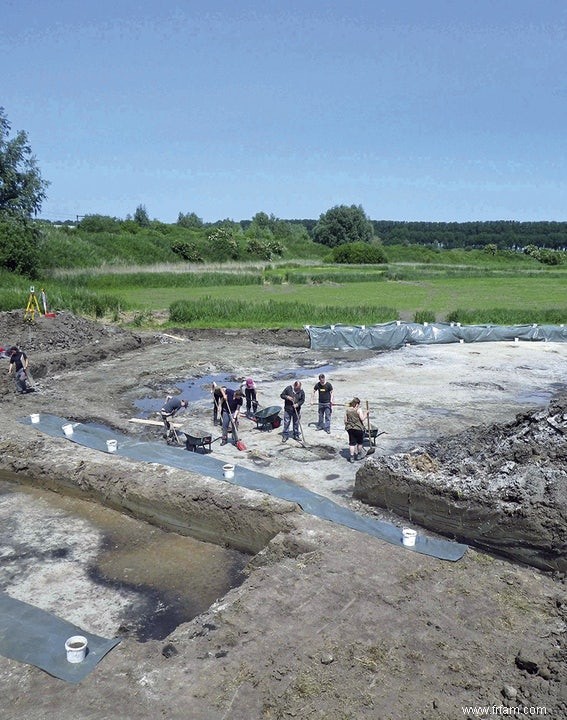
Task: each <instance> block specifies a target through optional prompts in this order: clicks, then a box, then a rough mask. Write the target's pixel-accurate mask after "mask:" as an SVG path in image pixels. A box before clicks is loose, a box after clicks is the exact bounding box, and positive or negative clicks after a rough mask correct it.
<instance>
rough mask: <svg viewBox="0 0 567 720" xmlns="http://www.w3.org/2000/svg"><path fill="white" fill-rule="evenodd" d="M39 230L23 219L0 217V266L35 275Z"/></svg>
mask: <svg viewBox="0 0 567 720" xmlns="http://www.w3.org/2000/svg"><path fill="white" fill-rule="evenodd" d="M40 241H41V232H40V230H39V229H38V228H37V227H36V226H34V225H33V223H31V222H29V221H28V220H25V219H16V218H8V217H6V218H4V219H0V268H2V269H4V270H9V271H11V272H15V273H19V274H20V275H27V276H28V277H30V278H34V277H36V276H37V273H38V269H39V261H40V249H39V245H40Z"/></svg>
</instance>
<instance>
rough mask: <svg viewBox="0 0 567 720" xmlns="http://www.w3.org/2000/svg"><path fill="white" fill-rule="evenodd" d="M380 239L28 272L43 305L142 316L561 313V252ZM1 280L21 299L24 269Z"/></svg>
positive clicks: (499, 317)
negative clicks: (314, 252) (367, 252)
mask: <svg viewBox="0 0 567 720" xmlns="http://www.w3.org/2000/svg"><path fill="white" fill-rule="evenodd" d="M386 249H387V253H388V262H386V263H384V264H380V265H344V264H342V265H341V264H333V263H331V262H330V261H329V260H328V259H327V261H324V260H322V259H321V258H320V257H307V258H305V257H303V258H297V259H293V258H286V259H281V260H279V261H270V262H262V261H258V260H254V261H249V262H246V261H238V262H230V261H227V262H217V263H214V264H213V263H211V264H208V265H205V264H204V263H199V264H197V263H193V264H191V263H184V262H177V263H169V262H167V258H163V260H166V262H161V263H160V264H154V265H149V264H148V265H143V264H140V263H139V262H138V264H137V265H133V264H131V265H129V264H128V263H127V262H125V261H122V262H121V263H119V264H115V265H108V264H105V263H104V262H100V263H98V264H96V263H93V264H92V265H91V266H90V267H88V268H84V267H80V266H79V267H77V266H75V267H69V266H67V267H61V266H60V267H59V268H56V267H52V266H51V265H49V266H48V267H47V268H45V269H44V270H43V271H42V275H41V277H40V278H39V279H38V280H37V281H36V282H35V284H36V286H37V288H38V289H40V288H45V290H46V292H47V295H48V300H49V305H50V309H51V310H54V311H59V310H69V311H71V312H75V313H77V314H83V315H87V316H93V317H96V318H105V319H106V320H110V321H111V322H120V323H122V324H124V325H130V326H134V327H140V328H141V327H145V328H152V327H156V326H157V325H160V326H162V327H163V326H164V325H165V327H176V326H177V327H180V326H184V327H194V328H206V327H269V328H277V327H292V328H300V327H302V326H303V325H327V324H338V323H343V324H358V325H372V324H375V323H383V322H390V321H393V320H405V321H415V322H425V321H428V322H434V321H437V322H449V321H452V322H462V323H467V324H529V323H538V324H560V323H566V322H567V264H562V263H561V264H559V265H555V266H548V265H544V264H542V263H541V262H538V261H537V260H535V259H534V258H532V257H528V256H526V255H524V254H522V253H512V252H498V253H496V254H487V253H486V252H483V251H481V250H461V249H455V250H431V249H429V248H423V247H420V246H410V247H407V246H400V247H396V246H389V247H387V248H386ZM151 260H152V261H153V260H154V257H153V255H152V256H151ZM0 281H1V282H0V309H2V310H11V309H17V308H24V307H25V303H26V300H27V293H28V291H29V280H26V279H24V278H22V277H19V276H17V275H14V274H12V273H6V272H4V273H0Z"/></svg>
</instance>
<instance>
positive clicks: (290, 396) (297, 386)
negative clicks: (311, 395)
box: [280, 380, 305, 442]
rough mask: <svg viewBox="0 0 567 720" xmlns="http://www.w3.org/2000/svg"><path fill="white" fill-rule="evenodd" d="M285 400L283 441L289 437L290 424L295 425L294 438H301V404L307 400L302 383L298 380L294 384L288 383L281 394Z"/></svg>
mask: <svg viewBox="0 0 567 720" xmlns="http://www.w3.org/2000/svg"><path fill="white" fill-rule="evenodd" d="M280 397H281V398H282V400H283V401H284V427H283V433H282V442H287V441H288V439H289V426H290V424H291V425H292V426H293V439H294V440H301V436H300V434H299V432H300V427H299V422H300V417H301V406H302V405H303V403H304V402H305V392H304V391H303V390H302V388H301V383H300V382H299V380H296V381H295V382H294V383H293V385H288V386H287V387H286V388H285V390H284V391H283V392H282V394H281V395H280Z"/></svg>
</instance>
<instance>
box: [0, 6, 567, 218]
mask: <svg viewBox="0 0 567 720" xmlns="http://www.w3.org/2000/svg"><path fill="white" fill-rule="evenodd" d="M0 55H1V57H2V60H1V62H0V105H1V106H3V107H4V109H5V111H6V114H7V116H8V118H9V120H10V122H11V124H12V130H13V132H15V131H17V130H25V131H26V132H27V133H28V136H29V140H30V143H31V145H32V148H33V151H34V153H35V155H36V157H37V161H38V165H39V167H40V169H41V172H42V175H43V177H44V178H45V179H46V180H49V181H50V182H51V186H50V187H49V190H48V195H49V197H48V199H47V201H46V202H45V203H44V206H43V212H42V215H43V217H46V218H49V219H66V218H74V217H75V215H77V214H79V215H83V214H87V213H101V214H105V215H114V216H116V217H121V218H124V217H125V216H126V215H127V214H128V213H130V214H133V213H134V211H135V209H136V207H137V206H138V205H140V204H143V205H145V207H146V209H147V211H148V214H149V216H150V217H151V218H157V219H159V220H162V221H163V222H174V221H175V220H176V219H177V216H178V213H179V212H183V213H189V212H194V213H196V214H197V215H198V216H199V217H201V218H203V220H205V221H214V220H219V219H223V218H232V219H234V220H241V219H248V218H251V217H252V216H253V215H254V214H256V213H257V212H260V211H263V212H266V213H268V214H271V213H273V214H274V215H275V216H276V217H279V218H284V219H291V218H313V219H317V218H318V217H319V216H320V215H321V213H324V212H326V211H327V210H328V209H329V208H331V207H333V206H334V205H342V204H345V205H353V204H354V205H362V207H363V208H364V210H365V211H366V213H367V215H368V216H369V217H370V218H372V219H375V220H383V219H389V220H431V221H459V222H463V221H468V220H563V221H565V220H567V79H566V78H567V2H565V0H491V1H487V0H474V1H473V0H397V1H396V0H369V1H365V0H325V1H324V0H286V1H284V0H280V1H279V2H274V1H272V0H258V1H257V2H249V1H248V0H242V1H240V0H230V2H229V1H220V2H218V1H215V0H207V1H202V2H201V1H200V0H195V1H193V0H185V1H182V0H159V1H158V0H138V1H137V2H133V1H132V0H113V1H110V0H97V1H96V2H94V1H93V2H84V3H83V2H78V1H77V0H2V2H1V9H0Z"/></svg>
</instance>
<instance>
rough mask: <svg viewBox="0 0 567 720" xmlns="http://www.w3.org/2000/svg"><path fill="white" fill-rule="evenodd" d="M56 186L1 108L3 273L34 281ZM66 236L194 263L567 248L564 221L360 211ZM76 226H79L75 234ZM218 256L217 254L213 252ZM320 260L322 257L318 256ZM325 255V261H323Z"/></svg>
mask: <svg viewBox="0 0 567 720" xmlns="http://www.w3.org/2000/svg"><path fill="white" fill-rule="evenodd" d="M48 186H49V183H48V182H47V181H46V180H44V179H43V178H42V176H41V172H40V170H39V167H38V165H37V162H36V159H35V156H34V155H33V153H32V149H31V147H30V144H29V142H28V138H27V135H26V133H25V132H24V131H19V132H17V133H16V134H15V136H13V137H11V125H10V122H9V120H8V118H7V116H6V113H5V111H4V108H2V107H0V270H1V269H4V270H8V271H10V272H16V273H20V274H22V275H27V276H30V277H33V276H34V273H36V272H37V271H38V268H39V260H40V249H41V246H42V242H44V241H45V234H43V235H42V224H43V226H44V227H45V225H49V223H48V222H47V221H34V217H36V216H37V214H38V213H39V212H40V211H41V207H42V203H43V201H44V200H45V198H46V194H47V188H48ZM63 225H64V227H63V230H64V231H67V232H73V231H75V230H79V231H81V232H82V233H85V234H91V235H92V234H103V233H104V234H107V235H108V234H110V235H112V234H123V233H126V234H129V235H136V234H138V235H139V238H140V240H141V239H142V234H145V235H147V233H153V234H154V236H159V239H160V240H163V241H164V243H165V244H166V245H167V248H166V249H167V251H168V252H169V251H170V252H171V253H173V255H174V256H176V257H178V258H180V259H182V260H185V261H190V262H204V261H205V260H207V259H210V258H211V253H212V257H214V258H215V259H220V260H221V261H222V260H236V259H244V258H246V257H253V258H258V259H262V260H271V259H273V258H275V257H281V256H282V255H283V254H284V252H285V251H286V248H288V249H291V248H293V250H294V251H295V252H298V253H299V254H298V255H297V256H298V257H300V256H301V255H302V253H304V252H306V250H305V249H304V248H303V246H306V247H308V246H309V245H311V246H318V247H319V248H321V246H323V247H325V248H328V250H329V252H328V254H326V255H325V259H326V260H328V261H330V262H336V263H356V264H359V263H372V264H375V263H384V262H387V256H386V252H385V251H384V248H386V247H387V246H388V245H422V246H426V247H431V248H435V249H454V248H463V249H485V250H486V251H487V252H497V251H499V250H507V251H508V250H516V251H522V252H526V253H527V254H530V255H532V256H533V257H535V258H536V259H538V260H540V261H541V262H546V263H548V264H560V263H562V262H563V261H564V260H563V258H564V257H565V255H564V252H561V253H557V252H556V251H559V250H561V251H565V250H566V249H567V223H564V222H516V221H487V222H465V223H457V222H450V223H448V222H403V221H386V220H371V219H370V218H369V217H368V216H367V214H366V212H365V211H364V209H363V208H362V206H361V205H350V206H348V205H336V206H334V207H332V208H330V209H329V210H327V211H326V212H324V213H322V214H321V215H320V216H319V218H318V219H317V220H315V219H301V220H299V219H292V220H282V219H280V218H276V217H275V216H274V215H268V214H267V213H265V212H263V211H262V212H258V213H256V215H255V216H254V217H253V218H252V219H251V220H242V221H240V222H235V221H233V220H229V219H226V220H220V221H218V222H215V223H204V222H203V220H202V219H201V218H200V217H199V216H198V215H197V214H196V213H195V212H187V213H183V212H180V213H179V215H178V218H177V222H176V223H173V224H167V223H162V222H160V221H158V220H150V216H149V214H148V211H147V210H146V207H145V206H144V205H138V207H137V208H136V210H135V212H134V214H133V215H128V216H127V217H126V219H125V220H121V219H119V218H115V217H110V216H106V215H99V214H91V215H85V216H83V217H82V218H81V219H80V221H79V220H78V222H77V223H76V225H75V224H72V223H70V222H68V221H67V222H65V223H63ZM71 225H72V227H71ZM212 251H214V252H212ZM315 254H319V253H318V252H317V251H315ZM321 256H322V254H321Z"/></svg>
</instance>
